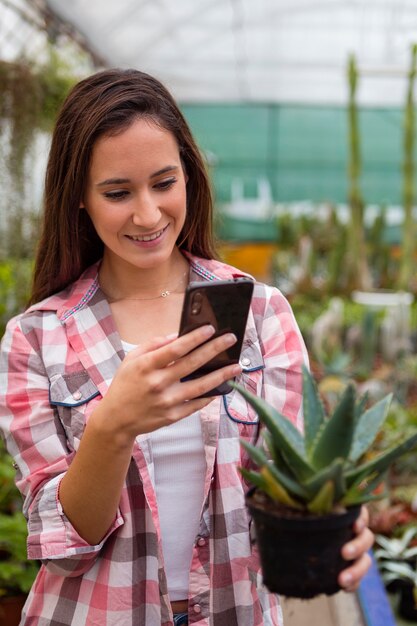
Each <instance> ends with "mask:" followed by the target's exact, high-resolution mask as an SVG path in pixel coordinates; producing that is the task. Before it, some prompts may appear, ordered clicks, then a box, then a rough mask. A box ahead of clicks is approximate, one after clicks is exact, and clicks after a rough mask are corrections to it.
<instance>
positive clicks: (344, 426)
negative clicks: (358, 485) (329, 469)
mask: <svg viewBox="0 0 417 626" xmlns="http://www.w3.org/2000/svg"><path fill="white" fill-rule="evenodd" d="M355 422H356V418H355V388H354V387H353V385H348V386H347V387H346V389H345V391H344V392H343V395H342V397H341V399H340V401H339V403H338V405H337V407H336V409H335V411H334V413H333V415H332V417H331V419H328V420H326V421H324V422H323V424H322V426H321V428H320V431H319V433H318V434H317V437H316V441H315V442H314V447H313V448H312V450H311V454H310V459H311V462H312V464H313V465H314V467H315V468H317V469H321V468H323V467H326V466H327V465H329V463H331V462H332V461H333V460H334V459H335V458H337V457H341V458H343V459H347V457H348V455H349V452H350V448H351V444H352V438H353V432H354V428H355Z"/></svg>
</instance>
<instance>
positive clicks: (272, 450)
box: [262, 429, 294, 476]
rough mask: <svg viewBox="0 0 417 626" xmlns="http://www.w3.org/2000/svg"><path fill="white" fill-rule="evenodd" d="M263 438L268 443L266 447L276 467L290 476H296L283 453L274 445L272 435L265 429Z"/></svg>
mask: <svg viewBox="0 0 417 626" xmlns="http://www.w3.org/2000/svg"><path fill="white" fill-rule="evenodd" d="M262 437H263V439H264V441H265V443H266V447H267V449H268V452H269V454H270V456H271V459H272V460H273V461H274V463H275V467H277V468H278V469H279V470H281V471H283V472H285V473H286V474H288V476H294V472H293V471H292V469H291V468H290V467H288V464H287V463H286V461H285V458H284V457H283V456H282V453H281V451H280V450H279V448H277V447H276V446H275V445H274V440H273V438H272V435H271V433H270V432H268V431H267V430H266V429H264V430H263V432H262Z"/></svg>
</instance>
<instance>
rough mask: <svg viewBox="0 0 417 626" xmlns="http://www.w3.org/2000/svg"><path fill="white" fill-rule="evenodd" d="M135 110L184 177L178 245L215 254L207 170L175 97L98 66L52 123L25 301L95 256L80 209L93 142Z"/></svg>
mask: <svg viewBox="0 0 417 626" xmlns="http://www.w3.org/2000/svg"><path fill="white" fill-rule="evenodd" d="M140 116H145V117H149V118H151V119H153V120H154V121H155V122H156V123H158V124H159V125H160V126H161V127H163V128H165V129H166V130H168V131H170V132H171V133H172V134H173V135H174V136H175V138H176V140H177V142H178V146H179V150H180V155H181V159H182V162H183V164H184V167H185V171H186V174H187V177H188V181H187V216H186V220H185V224H184V227H183V230H182V232H181V233H180V236H179V238H178V242H177V243H178V245H179V247H180V248H183V249H184V250H187V251H189V252H191V253H193V254H196V255H198V256H201V257H203V258H215V257H216V252H215V245H214V239H213V231H212V216H213V201H212V195H211V189H210V183H209V179H208V175H207V171H206V168H205V164H204V161H203V158H202V156H201V154H200V152H199V149H198V147H197V145H196V143H195V141H194V139H193V136H192V134H191V131H190V129H189V127H188V125H187V122H186V121H185V119H184V116H183V115H182V113H181V111H180V110H179V108H178V106H177V104H176V103H175V100H174V99H173V97H172V96H171V94H170V93H169V92H168V91H167V89H166V88H165V87H164V86H163V85H162V84H161V83H160V82H159V81H158V80H156V79H155V78H153V77H152V76H149V75H148V74H145V73H144V72H139V71H137V70H132V69H129V70H120V69H110V70H104V71H102V72H98V73H96V74H94V75H92V76H90V77H88V78H86V79H84V80H82V81H80V82H79V83H78V84H77V85H75V87H73V89H72V90H71V91H70V93H69V94H68V96H67V98H66V100H65V102H64V104H63V106H62V108H61V111H60V113H59V115H58V118H57V121H56V124H55V129H54V132H53V136H52V143H51V149H50V153H49V160H48V165H47V169H46V177H45V196H44V211H43V224H42V230H41V236H40V240H39V244H38V250H37V254H36V259H35V268H34V275H33V284H32V294H31V297H30V302H31V303H34V302H38V301H39V300H42V299H43V298H45V297H47V296H49V295H51V294H53V293H56V292H57V291H59V290H61V289H63V288H65V287H66V286H67V285H69V284H70V283H71V282H73V281H74V280H76V279H77V278H78V277H79V276H80V274H81V273H82V272H83V271H84V270H85V269H86V268H87V267H88V266H89V265H91V264H92V263H94V262H95V261H97V260H99V259H100V258H101V256H102V254H103V244H102V242H101V240H100V239H99V237H98V235H97V233H96V232H95V229H94V227H93V224H92V222H91V220H90V218H89V216H88V214H87V211H85V210H83V209H80V204H81V202H82V198H83V194H84V190H85V185H86V180H87V175H88V170H89V166H90V161H91V155H92V150H93V146H94V144H95V142H96V141H97V139H98V138H99V137H100V136H102V135H105V134H117V133H118V132H121V131H122V130H124V129H125V128H127V127H128V126H129V125H130V124H131V123H132V122H133V121H134V120H135V119H137V118H138V117H140Z"/></svg>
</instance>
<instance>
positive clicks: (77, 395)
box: [72, 391, 83, 400]
mask: <svg viewBox="0 0 417 626" xmlns="http://www.w3.org/2000/svg"><path fill="white" fill-rule="evenodd" d="M82 395H83V394H82V393H81V391H74V393H73V394H72V397H73V398H74V400H81V398H82Z"/></svg>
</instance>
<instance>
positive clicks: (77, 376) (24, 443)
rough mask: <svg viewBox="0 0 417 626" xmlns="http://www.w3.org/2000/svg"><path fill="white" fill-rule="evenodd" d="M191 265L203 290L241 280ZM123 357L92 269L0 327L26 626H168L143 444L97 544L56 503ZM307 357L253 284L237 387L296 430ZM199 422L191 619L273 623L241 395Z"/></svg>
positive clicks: (249, 625) (216, 405) (141, 441)
mask: <svg viewBox="0 0 417 626" xmlns="http://www.w3.org/2000/svg"><path fill="white" fill-rule="evenodd" d="M188 256H189V260H190V263H191V267H192V271H193V277H194V278H196V279H198V280H217V279H230V278H233V277H234V276H238V275H239V276H242V275H243V274H242V272H239V271H238V270H235V269H234V268H232V267H230V266H227V265H225V264H223V263H219V262H217V261H207V260H203V259H197V258H196V257H192V256H191V255H188ZM123 357H124V352H123V349H122V345H121V340H120V337H119V335H118V332H117V330H116V328H115V325H114V321H113V318H112V315H111V310H110V307H109V304H108V302H107V300H106V298H105V297H104V295H103V293H102V291H101V290H100V288H99V285H98V281H97V264H96V265H94V266H92V267H91V268H89V269H88V270H87V271H86V272H85V273H84V274H83V275H82V276H81V277H80V279H79V280H77V281H76V282H75V283H74V284H73V285H71V286H70V287H68V288H67V289H66V290H64V291H63V292H61V293H59V294H57V295H54V296H51V297H49V298H47V299H46V300H44V301H43V302H41V303H39V304H36V305H34V306H32V307H31V308H29V309H28V310H27V311H26V312H25V313H23V314H22V315H20V316H18V317H16V318H14V319H13V320H11V321H10V322H9V324H8V327H7V330H6V334H5V336H4V338H3V341H2V351H1V362H0V377H1V379H0V390H1V392H0V393H1V396H0V428H1V429H2V430H3V432H4V434H5V436H6V441H7V446H8V449H9V452H10V453H11V454H12V456H13V457H14V459H15V461H16V464H17V466H18V471H17V485H18V487H19V489H20V490H21V492H22V494H23V496H24V513H25V515H26V517H27V519H28V529H29V536H28V556H29V558H31V559H40V560H41V561H42V567H41V569H40V572H39V574H38V577H37V579H36V581H35V583H34V585H33V587H32V590H31V592H30V594H29V597H28V600H27V602H26V605H25V608H24V611H23V617H22V622H21V624H22V625H23V624H25V625H30V626H46V625H48V626H66V625H68V626H70V625H72V626H75V625H76V626H83V625H88V626H92V625H96V626H113V625H114V626H133V625H136V626H160V625H162V626H172V623H173V622H172V619H173V618H172V612H171V607H170V602H169V597H168V593H167V583H166V577H165V572H164V564H163V555H162V550H161V537H160V530H159V521H158V513H157V506H156V497H155V491H154V488H153V484H152V480H151V476H152V473H153V461H152V450H151V447H150V443H149V437H148V436H146V435H141V436H139V437H138V440H137V443H136V444H135V446H134V450H133V456H132V460H131V463H130V467H129V470H128V473H127V476H126V480H125V486H124V488H123V491H122V495H121V499H120V505H119V510H118V514H117V515H116V517H115V519H114V522H113V525H112V527H111V528H110V530H109V532H108V533H107V535H106V537H105V538H104V539H103V541H102V542H101V543H100V544H99V545H90V544H88V543H87V542H86V541H85V540H84V539H83V538H82V537H80V536H79V535H78V533H77V532H76V530H75V528H74V527H73V526H72V525H71V524H70V522H69V520H68V519H67V518H66V516H65V513H64V511H63V509H62V506H61V504H60V501H59V493H58V488H59V484H60V481H61V479H62V477H63V476H64V474H65V472H66V470H67V468H68V466H69V464H70V463H71V461H72V459H73V457H74V455H75V454H76V450H77V447H78V444H79V442H80V438H81V437H82V434H83V429H84V425H85V422H86V420H88V417H89V415H90V414H91V412H92V411H93V410H94V408H95V407H96V406H97V404H98V403H99V402H100V399H101V398H102V396H103V395H104V394H105V393H106V390H107V388H108V387H109V385H110V383H111V380H112V377H113V375H114V373H115V371H116V370H117V368H118V366H119V364H120V362H121V359H123ZM306 360H307V355H306V351H305V347H304V344H303V341H302V338H301V335H300V332H299V330H298V328H297V325H296V322H295V320H294V317H293V314H292V311H291V309H290V307H289V305H288V303H287V301H286V300H285V298H284V297H283V296H282V294H281V293H280V292H279V291H278V290H277V289H274V288H271V287H268V286H265V285H263V284H259V283H257V284H256V285H255V291H254V297H253V301H252V308H251V313H250V315H249V320H248V324H247V330H246V335H245V340H244V346H243V352H242V363H243V364H244V365H245V367H244V370H243V372H242V375H241V377H240V380H239V382H240V383H241V384H243V385H245V386H246V387H247V388H248V389H250V391H252V392H253V393H255V394H257V395H259V396H263V397H264V398H266V399H267V400H268V401H269V402H271V403H272V404H274V405H275V407H276V408H277V409H278V410H280V411H281V412H282V413H284V414H285V415H287V416H288V417H289V419H291V420H292V421H293V422H294V423H296V424H297V425H298V426H299V427H301V419H302V418H301V413H302V398H301V364H302V362H303V361H306ZM121 400H122V399H121ZM200 416H201V424H202V433H203V442H204V450H205V457H206V466H207V470H206V477H205V486H204V505H203V510H202V514H201V520H200V528H199V532H198V536H197V537H196V540H195V544H194V547H193V557H192V563H191V569H190V577H189V595H188V600H189V623H190V624H192V625H194V626H197V625H198V626H278V625H281V624H282V616H281V611H280V607H279V601H278V598H277V596H276V595H273V594H270V593H268V592H267V590H266V589H265V587H263V585H262V577H261V573H260V569H259V559H258V554H257V551H256V547H255V546H253V545H251V539H250V532H249V531H250V518H249V515H248V512H247V510H246V507H245V502H244V494H245V491H246V490H247V485H245V484H244V482H243V480H242V477H241V475H240V473H239V472H238V466H239V465H243V466H245V465H246V466H247V465H249V459H248V458H247V456H246V453H245V452H244V450H243V449H242V447H241V446H240V444H239V438H240V437H243V438H246V439H247V440H250V441H252V442H255V441H257V439H258V437H259V424H258V418H257V416H256V415H255V414H254V412H253V410H252V409H251V408H250V407H249V406H248V405H247V403H246V402H245V401H244V400H243V398H242V397H241V396H240V395H239V394H238V393H236V392H235V391H233V392H232V393H230V394H229V395H227V396H224V397H216V398H215V399H213V401H212V402H211V403H210V404H209V405H208V406H207V407H206V408H205V409H203V410H202V411H201V413H200ZM110 462H111V460H110ZM184 497H187V495H186V494H184ZM179 531H180V529H179ZM176 532H178V530H177V531H176Z"/></svg>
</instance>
